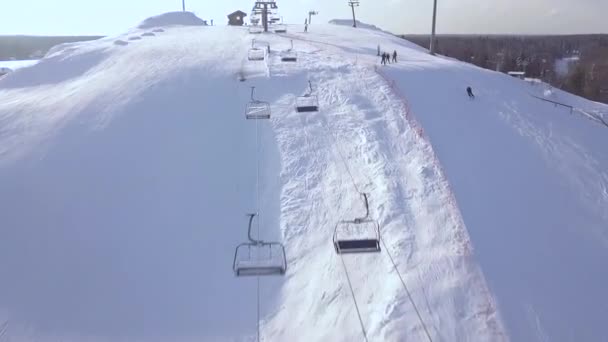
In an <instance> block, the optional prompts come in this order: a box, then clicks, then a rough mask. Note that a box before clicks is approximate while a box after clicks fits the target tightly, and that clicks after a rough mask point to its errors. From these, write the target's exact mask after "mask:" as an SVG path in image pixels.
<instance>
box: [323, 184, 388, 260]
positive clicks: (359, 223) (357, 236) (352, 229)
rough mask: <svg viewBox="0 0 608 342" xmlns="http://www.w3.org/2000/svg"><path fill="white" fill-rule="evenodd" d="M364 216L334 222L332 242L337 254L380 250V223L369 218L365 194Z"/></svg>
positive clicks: (364, 195) (365, 195)
mask: <svg viewBox="0 0 608 342" xmlns="http://www.w3.org/2000/svg"><path fill="white" fill-rule="evenodd" d="M362 196H363V198H364V200H365V216H364V217H361V218H355V219H354V220H350V221H349V220H343V221H340V222H338V223H337V224H336V229H335V230H334V237H333V243H334V248H335V250H336V253H337V254H349V253H377V252H380V250H381V249H380V225H379V224H378V222H376V221H375V220H372V219H370V218H369V205H368V202H367V194H362Z"/></svg>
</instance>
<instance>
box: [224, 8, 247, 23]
mask: <svg viewBox="0 0 608 342" xmlns="http://www.w3.org/2000/svg"><path fill="white" fill-rule="evenodd" d="M246 16H247V13H245V12H243V11H236V12H234V13H230V14H228V25H231V26H243V24H244V23H245V17H246Z"/></svg>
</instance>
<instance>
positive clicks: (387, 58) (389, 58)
mask: <svg viewBox="0 0 608 342" xmlns="http://www.w3.org/2000/svg"><path fill="white" fill-rule="evenodd" d="M390 62H391V54H390V53H388V52H387V53H386V63H389V64H390Z"/></svg>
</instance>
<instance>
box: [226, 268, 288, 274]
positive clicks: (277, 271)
mask: <svg viewBox="0 0 608 342" xmlns="http://www.w3.org/2000/svg"><path fill="white" fill-rule="evenodd" d="M283 274H285V268H284V267H282V266H272V267H268V266H242V267H237V269H236V275H237V276H258V275H283Z"/></svg>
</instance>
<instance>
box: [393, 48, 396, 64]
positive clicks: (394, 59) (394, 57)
mask: <svg viewBox="0 0 608 342" xmlns="http://www.w3.org/2000/svg"><path fill="white" fill-rule="evenodd" d="M393 63H397V50H395V51H393Z"/></svg>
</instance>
